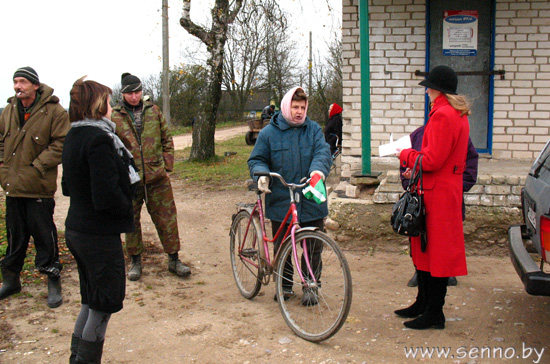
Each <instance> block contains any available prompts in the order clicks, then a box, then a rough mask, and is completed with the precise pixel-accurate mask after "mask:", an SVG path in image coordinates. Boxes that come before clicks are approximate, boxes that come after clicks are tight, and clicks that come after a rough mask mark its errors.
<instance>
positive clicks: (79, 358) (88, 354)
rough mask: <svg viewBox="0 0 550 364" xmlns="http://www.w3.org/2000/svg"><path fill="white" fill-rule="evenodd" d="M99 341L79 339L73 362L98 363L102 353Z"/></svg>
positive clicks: (78, 363)
mask: <svg viewBox="0 0 550 364" xmlns="http://www.w3.org/2000/svg"><path fill="white" fill-rule="evenodd" d="M104 342H105V340H101V341H86V340H84V339H80V345H79V346H78V353H77V354H76V361H75V362H74V363H75V364H100V363H101V356H102V355H103V343H104Z"/></svg>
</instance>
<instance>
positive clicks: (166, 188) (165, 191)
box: [125, 175, 180, 255]
mask: <svg viewBox="0 0 550 364" xmlns="http://www.w3.org/2000/svg"><path fill="white" fill-rule="evenodd" d="M146 188H147V202H146V204H145V205H146V207H147V211H148V212H149V215H151V220H152V221H153V223H154V224H155V228H156V229H157V233H158V236H159V239H160V242H161V244H162V246H163V248H164V252H165V253H166V254H174V253H177V252H178V251H179V250H180V238H179V233H178V218H177V210H176V203H175V202H174V194H173V192H172V185H171V183H170V177H168V175H165V176H164V177H163V178H161V179H160V180H157V181H154V182H152V183H147V184H146ZM144 202H145V191H144V189H143V185H141V186H140V187H138V190H137V193H136V196H135V198H134V225H135V227H136V230H135V231H134V232H133V233H127V234H126V239H125V245H126V251H127V252H128V254H129V255H139V254H141V253H142V252H143V250H144V247H143V237H142V234H141V209H142V207H143V203H144Z"/></svg>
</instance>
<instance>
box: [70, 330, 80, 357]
mask: <svg viewBox="0 0 550 364" xmlns="http://www.w3.org/2000/svg"><path fill="white" fill-rule="evenodd" d="M79 344H80V338H79V337H78V336H75V335H74V334H73V336H72V337H71V356H70V357H69V364H75V363H76V353H78V345H79Z"/></svg>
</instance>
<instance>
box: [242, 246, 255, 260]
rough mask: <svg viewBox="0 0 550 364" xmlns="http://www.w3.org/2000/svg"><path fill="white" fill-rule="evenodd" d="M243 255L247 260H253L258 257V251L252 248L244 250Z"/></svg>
mask: <svg viewBox="0 0 550 364" xmlns="http://www.w3.org/2000/svg"><path fill="white" fill-rule="evenodd" d="M241 255H242V256H243V257H246V258H253V257H255V256H256V255H258V249H252V248H248V249H243V250H242V251H241Z"/></svg>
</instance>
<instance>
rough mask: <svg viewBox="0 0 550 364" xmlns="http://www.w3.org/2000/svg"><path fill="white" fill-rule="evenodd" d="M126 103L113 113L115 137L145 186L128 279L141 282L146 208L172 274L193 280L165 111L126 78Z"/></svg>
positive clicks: (129, 243)
mask: <svg viewBox="0 0 550 364" xmlns="http://www.w3.org/2000/svg"><path fill="white" fill-rule="evenodd" d="M121 81H122V89H121V92H122V100H121V101H120V103H119V104H118V105H117V106H115V107H114V108H113V113H112V115H111V120H112V121H113V122H114V123H115V124H116V134H117V136H118V137H119V138H120V139H121V140H122V142H123V143H124V145H125V146H126V148H128V150H129V151H130V152H132V155H133V157H134V159H135V161H136V166H137V168H138V169H140V177H141V182H140V186H139V187H138V189H137V193H136V197H135V198H134V224H135V226H136V230H135V231H134V232H133V233H128V234H126V238H125V244H126V251H127V252H128V255H129V256H130V257H131V259H132V263H131V266H130V269H129V270H128V279H129V280H131V281H136V280H138V279H140V277H141V272H142V264H141V254H142V253H143V250H144V246H143V237H142V233H141V209H142V207H143V203H145V205H146V206H147V211H148V212H149V214H150V215H151V219H152V220H153V223H154V224H155V227H156V230H157V233H158V235H159V238H160V242H161V244H162V246H163V248H164V252H165V253H166V254H168V270H169V271H170V272H171V273H175V274H177V275H178V276H180V277H187V276H189V275H190V274H191V270H190V269H189V267H187V266H186V265H184V264H183V263H182V262H181V261H180V260H179V258H178V252H179V250H180V238H179V233H178V220H177V211H176V204H175V202H174V195H173V192H172V185H171V183H170V177H169V176H168V173H167V172H170V171H172V169H173V167H174V142H173V141H172V136H171V135H170V133H169V130H168V124H167V123H166V120H165V119H164V116H163V115H162V112H161V110H160V108H159V107H158V106H157V105H154V104H153V103H151V102H150V101H148V100H144V99H143V98H142V96H143V87H142V85H141V81H140V79H139V78H138V77H136V76H134V75H132V74H130V73H123V74H122V77H121Z"/></svg>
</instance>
